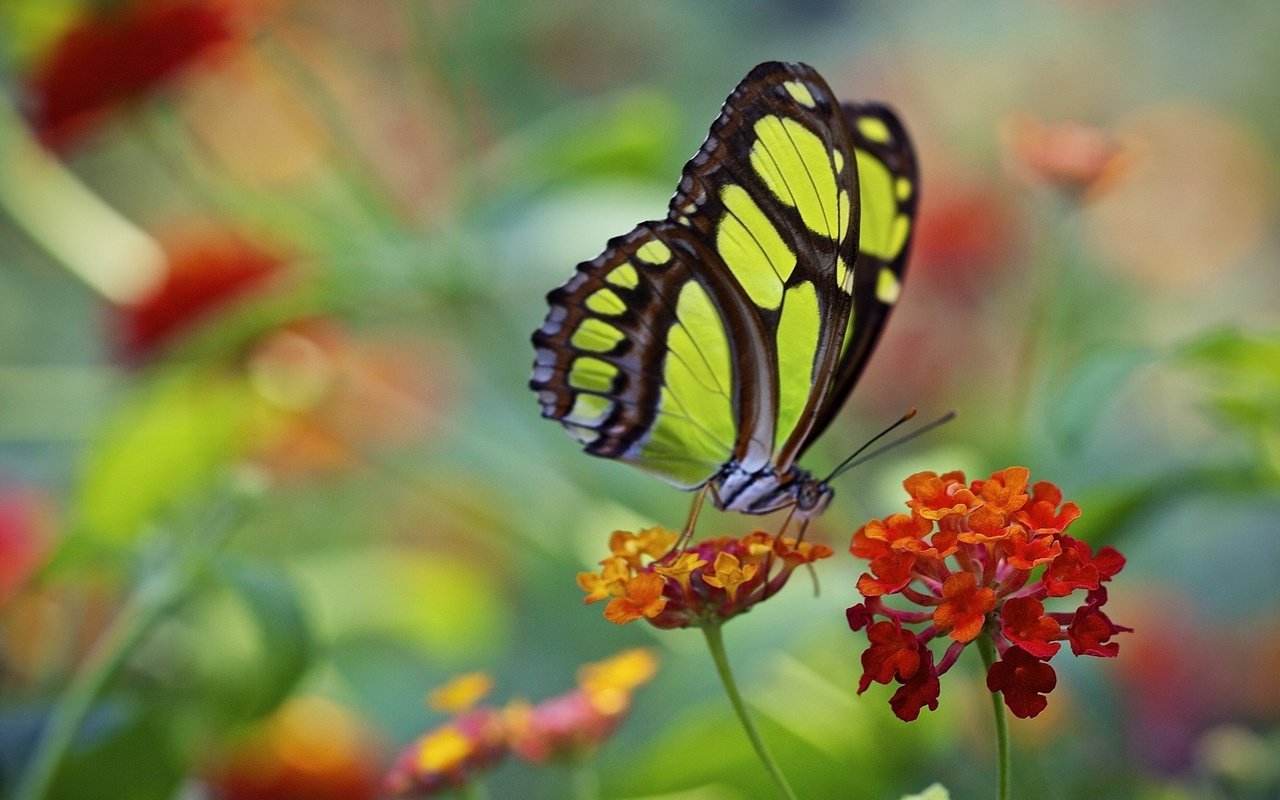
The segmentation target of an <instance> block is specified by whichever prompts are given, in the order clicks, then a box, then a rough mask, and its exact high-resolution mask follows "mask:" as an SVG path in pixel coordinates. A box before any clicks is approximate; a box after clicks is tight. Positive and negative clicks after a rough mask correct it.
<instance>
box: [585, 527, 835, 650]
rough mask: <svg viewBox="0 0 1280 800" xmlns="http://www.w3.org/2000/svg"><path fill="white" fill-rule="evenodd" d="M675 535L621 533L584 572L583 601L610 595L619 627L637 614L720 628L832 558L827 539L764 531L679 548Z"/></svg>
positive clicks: (665, 624) (653, 620) (662, 624)
mask: <svg viewBox="0 0 1280 800" xmlns="http://www.w3.org/2000/svg"><path fill="white" fill-rule="evenodd" d="M676 540H677V536H676V534H675V533H673V532H672V531H669V530H667V529H665V528H660V527H658V528H649V529H647V530H642V531H640V532H639V533H630V532H628V531H614V533H613V535H612V536H611V537H610V539H609V550H610V552H611V553H612V555H610V556H609V557H608V558H605V559H604V560H602V561H601V562H600V564H601V567H602V568H601V570H600V571H599V572H583V573H580V574H579V575H578V585H579V586H580V587H582V589H583V591H585V592H587V596H586V598H584V602H586V603H595V602H598V601H601V600H608V601H609V604H608V605H607V606H605V610H604V615H605V618H606V619H608V620H609V621H610V622H616V623H618V624H619V625H621V624H623V623H626V622H631V621H633V620H637V619H645V620H648V622H649V624H650V625H653V626H654V627H657V628H686V627H689V626H690V625H694V626H705V625H718V624H720V623H722V622H724V621H725V620H728V619H730V618H731V617H734V616H737V615H738V614H741V613H744V612H746V611H749V610H750V609H751V607H752V606H754V605H755V604H756V603H759V602H760V601H762V600H764V599H766V598H768V597H771V596H773V595H775V594H777V593H778V592H779V591H781V590H782V587H783V586H785V585H786V583H787V581H788V580H789V579H790V577H791V573H792V572H793V571H795V568H796V567H798V566H800V565H801V564H811V563H813V562H815V561H817V560H818V559H821V558H827V557H829V556H831V555H832V550H831V548H830V547H827V546H826V545H824V544H814V543H811V542H797V541H796V540H795V539H791V538H786V537H782V536H777V537H775V536H771V535H769V534H767V533H764V532H763V531H756V532H754V533H750V534H748V535H746V536H744V537H742V538H740V539H739V538H735V537H732V536H721V537H716V538H713V539H707V540H705V541H703V542H699V543H697V544H694V545H692V546H690V547H686V548H683V549H679V550H673V549H672V548H673V547H674V545H675V543H676Z"/></svg>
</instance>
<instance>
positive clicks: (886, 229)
mask: <svg viewBox="0 0 1280 800" xmlns="http://www.w3.org/2000/svg"><path fill="white" fill-rule="evenodd" d="M842 108H843V112H844V115H845V119H846V121H847V125H848V129H849V132H850V135H851V136H852V138H853V142H854V147H855V149H856V153H857V159H858V178H859V194H860V198H861V202H860V203H859V205H860V206H861V225H860V232H861V235H860V237H859V252H858V261H857V267H856V268H855V270H854V288H853V312H852V314H851V315H850V318H849V326H848V332H847V334H846V336H845V339H844V345H843V347H842V354H841V357H840V366H839V368H838V371H837V374H836V376H835V381H834V384H833V386H832V389H831V391H830V393H829V394H828V395H827V399H826V401H825V403H824V404H823V406H822V407H821V408H820V409H819V411H818V413H817V420H816V423H815V426H814V428H813V430H812V432H811V434H810V440H809V441H810V442H812V441H813V440H814V439H816V438H817V437H818V436H819V435H821V434H822V432H823V431H824V430H826V428H827V426H828V425H829V424H830V423H831V420H832V419H834V418H835V415H836V414H837V413H838V412H839V411H840V407H841V406H842V405H844V401H845V399H846V398H847V397H848V396H849V393H850V392H851V391H853V386H854V384H855V383H857V381H858V378H859V377H860V376H861V375H862V370H863V369H864V368H865V367H866V365H867V361H868V360H869V359H870V358H871V353H872V351H873V350H874V348H875V345H876V342H877V341H878V340H879V338H880V333H881V331H883V330H884V324H885V322H886V321H887V320H888V317H889V312H890V311H892V310H893V306H894V304H895V303H896V302H897V300H898V295H899V294H900V292H901V289H902V278H903V275H904V274H905V272H906V268H907V255H908V253H909V251H910V249H911V239H912V236H913V234H914V229H915V215H916V206H917V204H918V202H919V196H920V176H919V170H918V168H917V166H916V157H915V150H914V148H913V147H912V144H911V138H910V136H909V135H908V134H907V130H906V128H905V127H904V126H903V125H902V123H901V122H900V121H899V120H898V117H897V115H896V114H894V112H893V111H892V110H891V109H889V108H888V107H887V106H884V105H882V104H879V103H845V104H844V105H843V106H842Z"/></svg>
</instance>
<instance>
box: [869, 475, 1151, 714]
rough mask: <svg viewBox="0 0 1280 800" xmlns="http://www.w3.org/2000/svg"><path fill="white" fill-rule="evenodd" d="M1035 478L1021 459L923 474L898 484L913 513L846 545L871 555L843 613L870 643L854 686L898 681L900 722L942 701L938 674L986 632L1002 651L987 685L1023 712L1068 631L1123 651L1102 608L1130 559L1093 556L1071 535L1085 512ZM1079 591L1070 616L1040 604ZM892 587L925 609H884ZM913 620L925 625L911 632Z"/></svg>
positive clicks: (1035, 700) (1079, 651) (1109, 651)
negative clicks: (990, 470)
mask: <svg viewBox="0 0 1280 800" xmlns="http://www.w3.org/2000/svg"><path fill="white" fill-rule="evenodd" d="M1028 479H1029V473H1028V471H1027V470H1026V469H1025V468H1024V467H1010V468H1008V469H1005V470H1001V471H1000V472H997V473H995V474H994V475H992V476H991V477H990V478H989V479H988V480H982V481H973V482H972V483H971V484H969V485H968V486H966V485H965V480H964V475H962V474H961V473H958V472H950V473H946V474H944V475H937V474H936V473H933V472H921V473H917V474H915V475H912V476H911V477H909V478H907V480H906V481H904V482H903V486H904V487H905V488H906V490H907V492H908V494H909V495H910V496H911V499H910V500H908V501H907V506H908V507H909V508H910V509H911V510H912V512H913V515H912V516H910V517H908V516H906V515H902V514H896V515H893V516H890V517H887V518H885V519H884V520H883V521H877V520H872V521H871V522H868V523H867V524H866V525H864V526H862V527H861V528H859V529H858V532H857V533H855V534H854V537H853V542H852V544H851V546H850V550H851V551H852V552H853V553H854V555H859V556H862V557H864V558H870V560H871V573H870V574H866V573H864V574H863V575H862V576H861V577H860V578H859V579H858V591H859V592H861V594H862V595H863V597H864V599H865V601H864V602H863V603H859V604H857V605H855V606H853V607H851V608H850V609H849V610H848V612H847V616H848V621H849V627H850V628H852V629H853V630H855V631H862V630H865V631H866V635H867V640H868V647H867V649H866V650H865V651H864V652H863V654H862V667H863V674H862V678H861V679H860V680H859V683H858V692H859V694H861V693H862V692H863V691H865V690H866V689H867V687H869V686H870V685H871V684H872V683H890V682H894V681H896V682H898V683H900V684H901V687H900V688H899V689H898V691H897V693H896V694H894V696H893V698H892V700H891V701H890V705H891V706H892V707H893V709H894V713H895V714H897V715H898V716H899V717H900V718H901V719H904V720H910V719H915V717H916V716H917V715H918V714H919V713H920V711H921V710H922V709H923V708H924V707H926V706H928V707H929V708H931V709H933V708H937V698H938V676H939V675H941V674H943V673H945V672H946V671H947V670H948V669H950V668H951V666H952V665H953V664H954V663H955V662H956V659H957V658H959V655H960V653H961V651H962V650H963V649H964V648H965V647H966V646H967V645H968V644H969V643H970V642H972V641H974V640H975V639H977V638H978V637H979V636H990V637H991V638H992V640H993V642H994V644H995V647H996V650H997V651H998V652H999V653H1000V654H1001V660H1000V661H999V662H997V663H996V664H994V665H992V667H991V669H990V670H989V671H988V675H987V680H988V685H989V686H990V687H991V689H992V691H998V692H1001V693H1002V694H1003V695H1004V701H1005V704H1006V705H1008V706H1009V708H1010V709H1012V710H1013V712H1014V713H1015V714H1017V715H1018V716H1022V717H1027V716H1035V715H1036V714H1038V713H1039V712H1040V711H1041V710H1043V709H1044V707H1045V704H1046V702H1047V699H1046V698H1045V697H1044V695H1045V694H1047V693H1048V692H1049V691H1050V690H1052V689H1053V685H1054V680H1055V679H1054V672H1053V669H1052V668H1051V667H1049V665H1048V664H1046V663H1044V662H1046V661H1048V659H1050V658H1052V657H1054V656H1055V655H1057V654H1058V652H1059V651H1061V650H1062V641H1063V640H1070V642H1071V650H1072V652H1073V653H1074V654H1076V655H1094V656H1113V655H1115V654H1116V652H1117V650H1118V645H1117V644H1116V643H1115V642H1112V641H1111V637H1113V636H1114V635H1115V634H1117V633H1121V632H1125V631H1128V630H1130V629H1129V628H1124V627H1121V626H1118V625H1116V624H1114V623H1113V622H1111V620H1110V619H1109V618H1108V617H1107V616H1106V615H1105V614H1104V613H1103V612H1102V610H1101V608H1102V605H1103V604H1104V603H1106V600H1107V591H1106V587H1105V586H1104V584H1105V583H1106V582H1107V581H1110V580H1111V579H1112V578H1113V577H1114V576H1115V575H1116V574H1117V573H1118V572H1119V571H1120V570H1121V569H1122V568H1123V567H1124V556H1122V555H1120V553H1119V552H1118V551H1116V550H1114V549H1112V548H1110V547H1104V548H1102V549H1101V550H1099V551H1098V554H1097V555H1096V556H1095V555H1094V554H1093V551H1092V550H1091V549H1090V548H1089V546H1088V545H1087V544H1085V543H1084V542H1081V541H1078V540H1076V539H1073V538H1071V537H1070V536H1068V535H1066V534H1065V533H1064V531H1065V530H1066V528H1067V527H1068V526H1069V525H1070V524H1071V523H1072V522H1074V521H1075V520H1076V519H1077V518H1078V517H1079V515H1080V509H1079V508H1078V507H1076V506H1075V505H1074V504H1073V503H1063V502H1062V493H1061V492H1059V491H1058V489H1057V487H1056V486H1054V485H1053V484H1050V483H1047V482H1043V481H1041V482H1039V483H1037V484H1035V485H1034V487H1032V489H1031V492H1030V494H1028V492H1027V488H1028ZM935 526H936V528H937V530H936V531H934V528H935ZM926 540H927V541H928V542H929V546H925V545H924V544H923V542H925V541H926ZM1033 571H1034V572H1033ZM1077 591H1084V592H1085V600H1084V604H1083V605H1081V606H1080V607H1079V608H1078V609H1077V610H1076V611H1075V613H1074V614H1072V613H1065V612H1053V613H1047V612H1046V611H1045V608H1044V603H1043V601H1044V599H1045V598H1050V597H1054V598H1056V597H1066V596H1068V595H1070V594H1073V593H1075V592H1077ZM893 595H898V596H900V597H902V598H903V599H905V600H906V601H908V602H910V603H913V604H915V605H916V606H917V607H918V610H900V609H895V608H891V607H889V606H888V605H886V604H885V602H884V601H885V600H886V599H887V598H888V597H891V596H893ZM912 625H926V627H924V628H923V629H922V630H920V631H918V632H915V631H913V630H910V629H909V628H908V627H907V626H912ZM943 634H947V635H949V637H950V639H951V640H952V642H951V644H950V645H949V646H948V647H947V650H946V654H945V655H944V656H943V657H942V659H941V660H940V661H938V662H937V665H936V666H935V664H934V656H933V654H932V651H931V650H930V649H929V644H930V642H932V641H933V640H934V639H936V638H939V637H940V636H942V635H943Z"/></svg>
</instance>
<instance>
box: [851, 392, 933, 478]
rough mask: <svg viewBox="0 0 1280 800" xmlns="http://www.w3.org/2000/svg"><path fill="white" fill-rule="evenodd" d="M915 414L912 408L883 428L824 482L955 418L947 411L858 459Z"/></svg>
mask: <svg viewBox="0 0 1280 800" xmlns="http://www.w3.org/2000/svg"><path fill="white" fill-rule="evenodd" d="M915 413H916V410H915V409H914V408H913V409H911V411H909V412H907V414H906V415H905V416H904V417H903V418H902V419H900V420H898V421H897V422H895V423H893V424H892V425H890V426H889V427H888V428H885V429H884V431H882V432H881V433H880V434H879V436H876V437H875V438H874V439H872V440H871V441H869V442H867V443H866V444H864V445H863V446H862V447H859V448H858V449H857V451H855V452H854V454H853V455H851V456H849V457H848V458H846V459H845V460H844V463H842V464H841V465H840V466H838V467H836V468H835V469H834V470H833V471H832V472H831V474H830V475H829V476H827V478H826V480H827V481H830V480H831V479H832V478H834V477H836V476H837V475H841V474H843V473H845V472H848V471H849V470H851V469H853V468H854V467H856V466H858V465H859V464H865V463H866V462H868V461H870V460H871V459H873V458H875V457H876V456H879V455H883V454H884V453H887V452H889V451H890V450H892V449H893V448H895V447H898V446H899V445H904V444H906V443H907V442H909V441H911V440H912V439H915V438H916V437H917V436H923V435H924V434H926V433H928V432H929V431H931V430H933V429H934V428H937V427H939V426H941V425H945V424H946V423H948V422H950V421H951V420H953V419H955V418H956V412H954V411H948V412H947V413H945V414H943V415H942V416H941V417H938V418H937V419H935V420H934V421H933V422H930V423H929V424H928V425H925V426H924V427H923V428H920V429H918V430H914V431H912V432H911V433H908V434H907V435H906V436H901V437H899V438H897V439H894V440H893V441H892V442H889V443H888V444H886V445H885V446H883V447H878V448H876V449H875V450H872V451H871V452H870V453H867V454H866V455H865V456H862V458H858V454H859V453H861V452H862V451H863V450H866V449H867V448H868V447H870V446H871V445H872V444H873V443H875V441H876V439H879V438H880V437H881V436H884V435H885V434H886V433H888V432H889V431H891V430H893V429H894V428H896V427H898V426H899V425H901V424H902V423H904V422H906V421H907V420H909V419H911V418H912V417H913V416H915Z"/></svg>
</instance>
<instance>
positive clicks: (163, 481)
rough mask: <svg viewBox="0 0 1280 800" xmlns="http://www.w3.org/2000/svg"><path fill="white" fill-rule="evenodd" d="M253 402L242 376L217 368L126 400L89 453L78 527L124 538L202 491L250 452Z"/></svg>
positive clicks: (165, 381)
mask: <svg viewBox="0 0 1280 800" xmlns="http://www.w3.org/2000/svg"><path fill="white" fill-rule="evenodd" d="M253 404H254V398H253V396H252V395H251V394H250V391H249V388H248V386H247V385H246V384H245V383H244V382H243V381H241V380H240V379H239V378H238V377H237V376H234V375H231V374H228V373H225V372H222V371H220V370H217V369H212V370H184V371H181V372H179V373H177V374H170V375H165V376H163V377H161V378H160V379H159V380H158V381H157V382H155V383H153V384H150V385H148V386H146V387H145V388H144V389H142V390H141V391H140V392H138V393H137V394H135V395H134V396H133V397H131V398H129V399H128V400H127V401H126V402H125V404H124V405H123V406H122V407H121V408H120V409H119V410H118V412H117V413H116V414H115V416H114V417H113V419H112V420H111V421H110V422H109V423H108V424H107V426H106V429H105V430H104V431H103V433H102V436H101V438H100V439H99V440H98V441H97V442H96V444H95V445H94V447H93V448H92V450H91V451H90V453H89V455H88V457H87V461H86V466H85V468H84V470H83V473H82V477H81V483H80V487H79V495H80V496H79V502H78V503H77V508H78V509H79V512H80V517H79V520H78V521H79V523H80V527H81V528H82V529H83V530H84V531H85V532H87V533H88V534H90V535H91V536H93V537H95V538H97V539H99V540H103V541H107V542H112V543H124V542H126V541H128V540H129V539H131V538H132V537H133V536H135V535H136V534H137V532H138V531H139V530H140V529H141V528H142V527H143V526H144V525H145V524H146V523H147V522H148V521H150V520H153V519H154V518H155V517H156V516H157V515H158V514H160V513H162V512H164V511H165V510H166V509H167V508H169V507H170V506H172V505H173V504H175V503H178V502H179V501H181V500H184V499H188V498H190V497H191V496H193V495H195V494H197V493H198V492H199V491H200V490H201V489H202V488H204V487H206V486H208V484H209V482H210V481H211V479H213V478H214V477H215V476H216V475H217V474H218V472H219V471H220V469H221V468H222V467H224V466H225V465H226V464H227V463H228V462H229V461H230V460H232V459H233V458H235V457H236V456H238V455H240V454H242V453H243V452H244V451H245V448H246V445H247V441H248V434H249V423H250V422H251V417H252V412H253V409H254V405H253Z"/></svg>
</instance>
